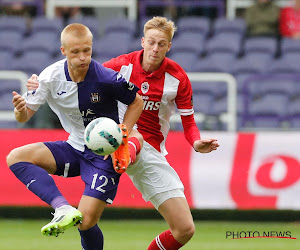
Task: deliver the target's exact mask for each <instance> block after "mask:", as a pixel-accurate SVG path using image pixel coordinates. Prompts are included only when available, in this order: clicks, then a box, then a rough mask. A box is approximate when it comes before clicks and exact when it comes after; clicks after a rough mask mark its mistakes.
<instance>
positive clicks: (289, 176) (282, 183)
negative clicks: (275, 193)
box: [255, 155, 300, 189]
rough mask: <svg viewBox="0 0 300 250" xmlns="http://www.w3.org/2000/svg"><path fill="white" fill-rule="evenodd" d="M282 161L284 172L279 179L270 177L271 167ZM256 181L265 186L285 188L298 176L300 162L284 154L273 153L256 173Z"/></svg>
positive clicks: (297, 178)
mask: <svg viewBox="0 0 300 250" xmlns="http://www.w3.org/2000/svg"><path fill="white" fill-rule="evenodd" d="M280 162H281V163H283V166H284V167H285V168H286V171H285V172H286V174H285V176H284V177H283V178H281V180H279V181H275V180H273V179H272V178H271V172H272V169H273V168H274V167H275V165H276V164H279V163H280ZM255 177H256V181H257V183H259V184H260V185H261V186H263V187H266V188H273V189H274V188H286V187H288V186H291V185H293V184H294V183H295V182H297V181H298V180H299V178H300V163H299V161H297V159H295V158H293V157H291V156H286V155H274V156H272V157H269V158H268V159H266V161H264V163H263V164H262V165H261V166H260V167H259V169H258V171H257V173H256V176H255Z"/></svg>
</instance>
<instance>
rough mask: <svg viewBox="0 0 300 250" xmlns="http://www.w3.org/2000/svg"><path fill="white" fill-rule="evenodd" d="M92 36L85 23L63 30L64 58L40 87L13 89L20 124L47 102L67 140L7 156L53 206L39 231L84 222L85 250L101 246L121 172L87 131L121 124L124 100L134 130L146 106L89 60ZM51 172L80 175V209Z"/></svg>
mask: <svg viewBox="0 0 300 250" xmlns="http://www.w3.org/2000/svg"><path fill="white" fill-rule="evenodd" d="M92 40H93V35H92V33H91V32H90V30H89V29H88V28H87V27H86V26H84V25H82V24H70V25H68V26H67V27H65V28H64V30H63V31H62V33H61V52H62V54H63V55H64V56H66V59H64V60H61V61H58V62H56V63H54V64H52V65H50V66H49V67H47V68H46V69H44V70H43V72H42V73H41V74H40V76H39V78H38V81H39V87H38V88H37V89H36V90H33V91H28V92H27V93H26V94H25V95H24V96H21V95H20V94H18V93H16V92H13V100H12V101H13V104H14V106H15V111H14V112H15V117H16V120H17V121H18V122H21V123H23V122H27V121H28V120H29V119H30V118H31V117H32V116H33V115H34V114H35V112H36V111H37V110H38V108H39V107H40V105H41V104H43V103H45V102H48V104H49V106H50V107H51V109H52V110H53V111H54V112H55V113H56V114H57V116H58V118H59V119H60V122H61V124H62V126H63V128H64V129H65V130H66V132H68V133H69V134H70V135H69V138H68V140H67V141H56V142H43V143H42V142H38V143H33V144H28V145H25V146H22V147H19V148H16V149H13V150H12V151H11V152H10V153H9V155H8V156H7V164H8V166H9V168H10V170H11V171H12V172H13V173H14V174H15V175H16V177H17V178H18V179H19V180H20V181H21V182H23V183H24V184H25V185H26V186H27V188H28V189H29V190H30V191H31V192H33V193H34V194H36V195H37V196H38V197H39V198H40V199H42V200H43V201H45V202H46V203H48V204H49V205H51V206H52V207H53V208H54V209H55V214H54V218H53V220H52V221H51V222H50V223H48V224H47V225H45V226H44V227H43V228H42V229H41V231H42V233H43V234H44V235H49V236H50V235H56V236H57V235H58V234H59V233H62V232H63V231H64V230H65V229H67V228H68V227H70V226H72V225H74V224H78V223H79V222H82V223H80V224H79V226H78V228H79V232H80V236H81V244H82V247H83V249H85V250H89V249H103V235H102V232H101V230H100V228H99V227H98V225H97V222H98V221H99V219H100V216H101V214H102V212H103V210H104V207H105V206H106V204H111V203H112V201H113V200H114V198H115V195H116V192H117V187H118V183H119V178H120V174H119V173H117V172H116V171H115V170H114V168H113V165H112V161H111V160H105V159H104V157H103V156H98V155H96V154H94V153H92V152H91V151H90V150H88V149H87V148H86V147H85V145H84V139H83V134H84V129H85V127H86V126H87V124H88V123H89V122H90V121H91V120H93V119H95V118H97V117H109V118H111V119H113V120H115V121H116V122H117V123H119V117H118V102H121V103H124V104H126V105H128V108H127V111H126V114H125V116H124V120H123V124H125V125H126V126H127V128H128V131H131V129H132V127H133V125H134V124H135V123H136V122H137V120H138V118H139V116H140V114H141V112H142V109H143V101H142V99H141V97H140V96H139V95H138V94H137V91H138V88H137V87H136V86H134V85H133V84H132V83H130V82H129V81H126V80H125V79H124V78H123V77H122V76H121V75H120V74H119V73H118V72H116V71H113V70H111V69H107V68H105V67H103V66H102V65H101V64H99V63H97V62H95V61H93V60H92V59H91V55H92ZM49 174H54V175H60V176H64V177H72V176H78V175H81V178H82V180H83V181H84V182H85V189H84V193H83V195H82V197H81V200H80V203H79V206H78V210H77V209H76V208H74V207H72V206H71V205H69V203H68V202H67V200H66V199H65V198H64V197H63V196H62V194H61V193H60V191H59V190H58V188H57V187H56V185H55V183H54V180H53V179H52V177H51V176H50V175H49Z"/></svg>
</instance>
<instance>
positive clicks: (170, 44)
mask: <svg viewBox="0 0 300 250" xmlns="http://www.w3.org/2000/svg"><path fill="white" fill-rule="evenodd" d="M171 46H172V42H170V43H169V46H168V49H167V52H169V51H170V49H171Z"/></svg>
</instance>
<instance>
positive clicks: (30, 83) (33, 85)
mask: <svg viewBox="0 0 300 250" xmlns="http://www.w3.org/2000/svg"><path fill="white" fill-rule="evenodd" d="M37 79H38V75H36V74H32V75H31V77H30V78H29V79H28V80H27V83H26V87H27V90H35V89H37V88H38V87H39V82H38V81H37Z"/></svg>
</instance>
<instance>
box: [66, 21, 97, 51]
mask: <svg viewBox="0 0 300 250" xmlns="http://www.w3.org/2000/svg"><path fill="white" fill-rule="evenodd" d="M68 35H72V36H74V37H76V38H81V37H85V36H91V39H92V40H93V34H92V32H91V31H90V29H89V28H88V27H87V26H85V25H83V24H81V23H71V24H69V25H68V26H66V27H65V28H64V29H63V31H62V32H61V34H60V42H61V45H62V46H65V45H66V37H67V36H68Z"/></svg>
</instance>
